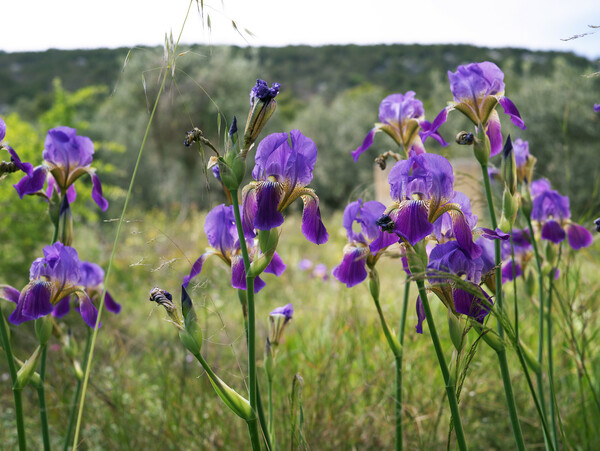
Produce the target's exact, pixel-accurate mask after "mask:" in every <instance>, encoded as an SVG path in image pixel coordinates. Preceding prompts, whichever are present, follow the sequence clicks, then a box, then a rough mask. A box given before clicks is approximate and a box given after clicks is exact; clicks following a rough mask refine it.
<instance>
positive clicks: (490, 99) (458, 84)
mask: <svg viewBox="0 0 600 451" xmlns="http://www.w3.org/2000/svg"><path fill="white" fill-rule="evenodd" d="M448 79H449V80H450V90H451V91H452V94H453V96H454V102H453V103H451V105H450V107H449V108H448V111H451V110H453V109H456V110H459V111H460V112H461V113H463V114H464V115H465V116H467V117H468V118H469V119H470V120H471V122H473V124H475V126H478V125H479V124H482V126H483V127H484V129H485V132H486V134H487V136H488V138H489V139H490V146H491V154H490V156H494V155H497V154H498V153H500V151H501V150H502V133H501V131H500V118H499V117H498V113H497V112H496V110H495V107H496V105H497V104H498V103H499V104H500V105H501V106H502V108H504V112H505V113H506V114H508V116H509V117H510V120H511V121H512V123H513V124H515V125H516V126H517V127H519V128H521V129H523V130H524V129H525V124H524V122H523V120H522V119H521V116H520V114H519V111H518V110H517V107H516V106H515V104H514V103H512V101H511V100H510V99H509V98H508V97H505V96H504V74H503V73H502V71H501V70H500V69H499V68H498V66H496V65H495V64H494V63H490V62H489V61H485V62H483V63H471V64H467V65H466V66H458V68H457V70H456V72H454V73H453V72H450V71H448Z"/></svg>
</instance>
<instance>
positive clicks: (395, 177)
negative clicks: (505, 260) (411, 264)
mask: <svg viewBox="0 0 600 451" xmlns="http://www.w3.org/2000/svg"><path fill="white" fill-rule="evenodd" d="M389 182H390V195H391V197H392V199H393V200H394V203H393V204H392V205H391V206H389V207H388V208H387V209H386V210H385V212H384V215H382V217H380V218H379V220H378V225H379V226H380V227H382V229H383V230H385V231H388V232H392V233H395V234H396V235H398V236H400V237H401V238H402V239H403V240H405V241H407V242H408V243H410V244H411V245H412V246H414V245H415V244H416V243H418V242H419V241H421V240H422V239H423V238H425V237H426V236H428V235H429V234H431V233H433V232H435V231H436V230H437V231H438V233H441V232H442V231H443V224H442V223H438V224H436V221H438V220H439V219H440V218H441V217H442V216H443V215H444V214H449V217H447V219H442V222H443V221H445V220H447V221H449V225H450V228H451V231H452V236H453V237H454V238H455V239H456V241H458V243H459V244H460V246H461V247H462V248H463V249H464V250H465V251H466V252H467V253H468V254H469V255H470V256H471V257H472V258H477V257H479V256H480V255H481V249H480V248H479V246H477V245H476V244H475V243H474V242H473V233H472V226H473V225H474V224H473V221H475V222H476V220H477V218H476V217H475V218H473V217H472V215H471V214H470V211H468V212H467V211H466V210H465V211H463V210H462V208H464V206H466V204H464V205H463V206H462V207H461V205H460V203H458V202H457V201H460V200H461V199H464V198H466V196H464V195H462V196H460V195H457V194H455V191H454V187H453V185H454V174H453V170H452V165H451V164H450V162H449V161H448V160H447V159H446V158H444V157H442V156H441V155H435V154H428V153H424V154H420V155H415V154H413V155H411V156H410V158H409V159H408V160H402V161H398V162H397V163H396V164H395V165H394V167H393V168H392V170H391V171H390V175H389ZM463 196H464V197H463ZM469 207H470V205H469ZM469 210H470V208H469ZM465 213H467V214H465ZM434 225H435V226H434Z"/></svg>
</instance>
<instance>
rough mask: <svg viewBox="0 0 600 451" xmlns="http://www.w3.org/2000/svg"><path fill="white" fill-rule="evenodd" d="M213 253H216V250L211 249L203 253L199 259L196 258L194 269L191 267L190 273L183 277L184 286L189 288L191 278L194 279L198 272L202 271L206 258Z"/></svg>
mask: <svg viewBox="0 0 600 451" xmlns="http://www.w3.org/2000/svg"><path fill="white" fill-rule="evenodd" d="M211 255H214V252H210V251H209V252H206V253H204V254H202V255H201V256H200V257H199V258H198V260H196V261H195V262H194V264H193V265H192V269H191V271H190V273H189V274H188V275H187V276H185V277H184V278H183V283H182V285H183V287H184V288H187V286H188V285H189V283H190V280H192V279H193V278H194V277H196V276H197V275H198V274H200V273H201V272H202V265H204V262H205V261H206V259H207V258H208V257H210V256H211Z"/></svg>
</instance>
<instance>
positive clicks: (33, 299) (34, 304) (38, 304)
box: [8, 281, 54, 324]
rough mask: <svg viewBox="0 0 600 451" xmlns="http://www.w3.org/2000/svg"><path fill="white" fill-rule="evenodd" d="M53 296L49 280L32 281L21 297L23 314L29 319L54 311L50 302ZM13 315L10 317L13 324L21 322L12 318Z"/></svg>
mask: <svg viewBox="0 0 600 451" xmlns="http://www.w3.org/2000/svg"><path fill="white" fill-rule="evenodd" d="M51 296H52V290H51V287H50V284H49V283H48V282H45V281H36V282H32V283H31V284H30V285H29V287H28V288H27V289H26V290H25V292H24V294H23V295H22V297H20V298H19V303H20V304H22V310H21V314H22V316H23V317H24V318H27V319H37V318H41V317H43V316H46V315H48V314H50V313H52V310H53V309H54V306H53V305H52V303H51V302H50V298H51ZM15 312H16V310H15ZM15 312H13V314H14V313H15ZM11 317H12V315H11ZM11 317H9V318H8V319H9V320H10V321H11V322H12V323H13V324H20V323H17V322H15V321H13V320H11Z"/></svg>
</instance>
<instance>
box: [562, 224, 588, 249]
mask: <svg viewBox="0 0 600 451" xmlns="http://www.w3.org/2000/svg"><path fill="white" fill-rule="evenodd" d="M566 228H567V237H568V238H569V245H570V246H571V247H572V248H573V249H575V250H578V249H581V248H583V247H588V246H590V245H591V244H592V241H593V240H594V239H593V237H592V234H591V233H590V231H589V230H588V229H586V228H585V227H583V226H580V225H579V224H575V223H571V224H569V225H568V226H567V227H566Z"/></svg>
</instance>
